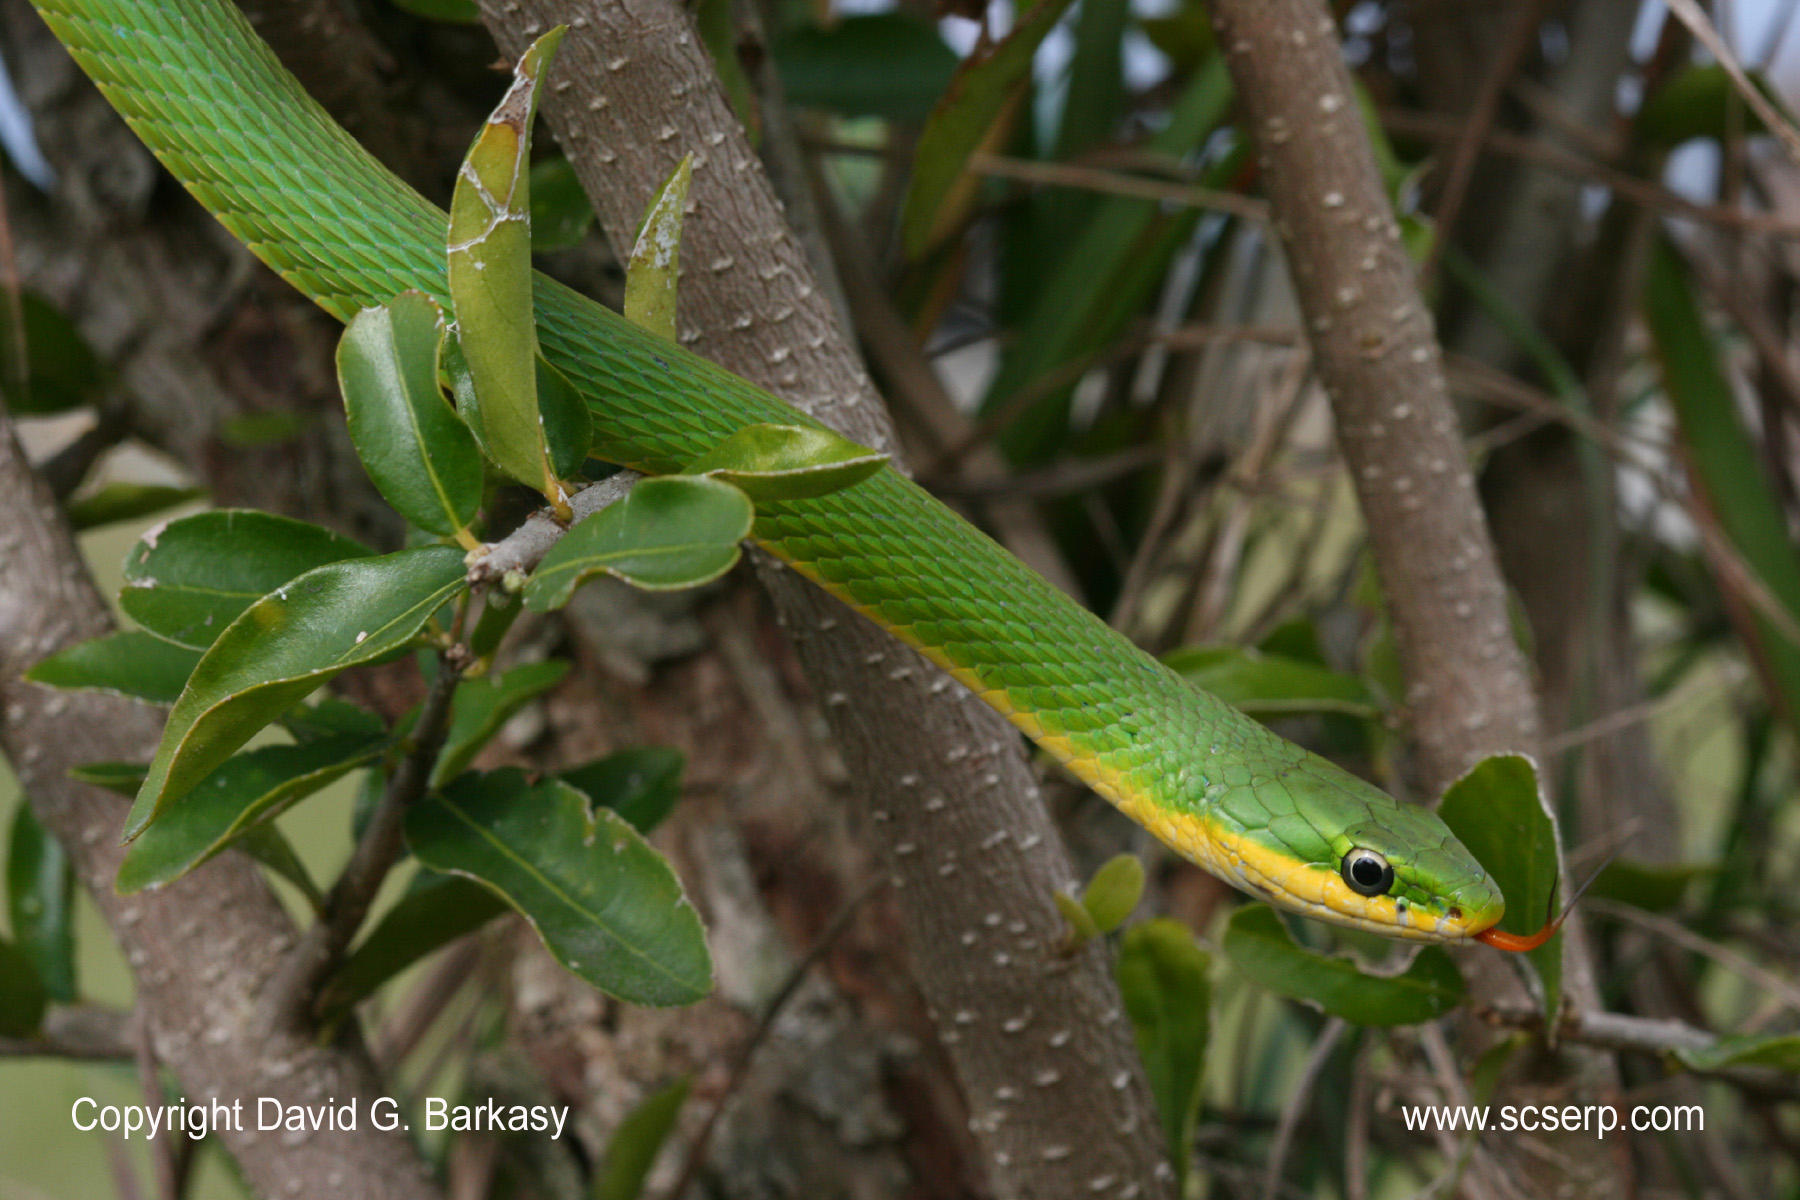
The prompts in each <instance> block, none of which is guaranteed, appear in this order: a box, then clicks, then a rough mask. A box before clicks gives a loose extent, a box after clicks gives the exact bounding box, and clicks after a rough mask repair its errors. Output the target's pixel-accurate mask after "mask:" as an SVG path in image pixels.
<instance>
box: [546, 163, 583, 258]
mask: <svg viewBox="0 0 1800 1200" xmlns="http://www.w3.org/2000/svg"><path fill="white" fill-rule="evenodd" d="M593 227H594V206H593V205H592V204H590V203H589V202H588V198H587V193H586V192H584V191H582V190H581V180H580V179H579V178H578V177H577V176H576V174H575V168H574V166H573V165H571V164H570V162H569V160H568V159H566V158H564V157H563V156H562V155H560V154H553V155H551V156H549V157H548V158H544V159H541V160H539V161H538V162H536V163H533V164H532V167H531V248H532V249H533V250H534V251H536V252H538V253H540V254H542V253H545V252H547V251H552V250H569V249H572V248H574V247H576V246H579V245H581V243H582V242H583V241H584V240H585V239H586V238H587V235H588V230H590V229H592V228H593Z"/></svg>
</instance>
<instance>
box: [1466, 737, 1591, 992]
mask: <svg viewBox="0 0 1800 1200" xmlns="http://www.w3.org/2000/svg"><path fill="white" fill-rule="evenodd" d="M1438 816H1440V817H1442V818H1443V819H1444V824H1446V825H1448V826H1449V827H1450V832H1451V833H1454V834H1455V835H1456V837H1457V840H1458V841H1460V842H1462V844H1463V845H1464V846H1465V847H1466V848H1467V849H1468V851H1469V853H1470V854H1473V855H1474V856H1475V861H1477V862H1479V863H1480V864H1481V865H1482V866H1483V867H1486V868H1487V872H1488V874H1489V875H1491V876H1493V878H1494V882H1495V883H1497V884H1499V885H1500V894H1501V895H1502V896H1504V897H1505V898H1506V915H1505V916H1503V917H1501V918H1500V926H1499V927H1500V928H1501V929H1502V930H1504V931H1505V932H1507V933H1516V934H1520V935H1524V934H1532V933H1536V932H1537V931H1538V930H1539V929H1541V928H1542V927H1543V924H1544V922H1545V921H1547V920H1549V919H1550V917H1552V916H1553V915H1555V906H1556V891H1557V887H1556V885H1557V867H1558V858H1557V845H1556V825H1555V823H1554V822H1553V821H1552V820H1551V817H1550V810H1549V805H1548V801H1547V800H1546V799H1545V798H1544V796H1543V795H1542V793H1541V792H1540V791H1539V789H1538V775H1537V767H1536V765H1535V764H1534V763H1533V762H1532V761H1531V760H1530V759H1529V758H1527V757H1525V756H1524V755H1522V754H1496V755H1493V756H1491V757H1489V758H1484V759H1482V760H1481V761H1480V762H1478V763H1476V764H1475V765H1474V766H1473V767H1471V768H1470V769H1469V772H1468V774H1466V775H1464V776H1463V777H1462V778H1461V779H1458V780H1457V781H1456V782H1455V783H1453V784H1451V785H1450V787H1449V788H1448V789H1447V790H1446V791H1445V792H1444V799H1443V802H1442V803H1441V804H1439V805H1438ZM1529 957H1530V959H1531V962H1532V965H1533V966H1534V967H1536V968H1537V973H1538V978H1539V979H1540V980H1542V981H1543V985H1544V997H1545V1003H1546V1004H1547V1005H1548V1006H1549V1016H1550V1017H1551V1018H1554V1017H1555V1014H1556V1009H1557V1006H1558V1005H1559V1004H1560V1003H1561V997H1562V934H1561V933H1558V934H1557V935H1556V936H1555V937H1553V938H1551V939H1550V940H1549V941H1548V942H1546V943H1545V944H1544V945H1542V946H1540V947H1538V948H1537V949H1536V950H1533V951H1531V953H1530V955H1529Z"/></svg>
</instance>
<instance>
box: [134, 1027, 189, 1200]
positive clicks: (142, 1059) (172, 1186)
mask: <svg viewBox="0 0 1800 1200" xmlns="http://www.w3.org/2000/svg"><path fill="white" fill-rule="evenodd" d="M135 1025H136V1028H135V1029H134V1031H133V1032H134V1034H135V1040H136V1042H137V1054H136V1058H137V1076H138V1088H139V1090H141V1091H142V1092H143V1093H144V1104H145V1105H146V1106H147V1107H150V1108H161V1107H163V1106H164V1105H165V1104H166V1103H168V1097H166V1096H165V1095H163V1088H162V1077H161V1074H160V1072H159V1069H158V1067H157V1065H156V1049H155V1047H154V1046H152V1045H151V1043H150V1016H149V1013H147V1012H146V1011H145V1010H144V1009H142V1008H139V1009H138V1011H137V1020H136V1022H135ZM183 1140H186V1139H183ZM150 1176H151V1179H152V1180H153V1181H154V1184H155V1187H156V1195H157V1200H181V1169H180V1165H179V1164H178V1163H177V1162H176V1160H175V1139H174V1138H172V1137H164V1138H152V1139H151V1141H150Z"/></svg>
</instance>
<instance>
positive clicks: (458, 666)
mask: <svg viewBox="0 0 1800 1200" xmlns="http://www.w3.org/2000/svg"><path fill="white" fill-rule="evenodd" d="M468 658H469V656H468V652H467V650H466V649H465V648H464V647H463V646H461V645H452V646H450V647H449V648H447V649H445V650H442V651H440V652H439V654H438V671H437V678H435V679H434V680H432V683H431V690H430V691H429V692H428V693H426V696H425V703H424V704H423V705H422V706H421V707H420V709H419V719H418V721H417V722H415V723H414V725H413V730H412V733H411V735H410V736H409V737H408V738H407V740H406V742H405V744H404V751H405V752H404V754H403V756H402V757H401V759H400V765H399V766H398V767H397V768H395V770H394V774H393V776H392V778H390V779H389V780H388V784H387V788H386V790H385V791H384V792H383V793H382V797H381V802H380V803H379V804H378V805H376V808H375V812H374V815H372V816H371V817H370V818H369V823H368V825H367V827H365V828H364V830H363V833H362V837H361V838H359V839H358V840H357V843H356V849H355V850H354V851H353V852H352V853H351V855H350V861H349V863H347V864H346V865H345V867H344V870H343V873H342V874H340V875H339V876H338V879H337V882H336V883H334V884H332V886H331V891H330V892H329V893H328V894H327V895H326V897H325V904H324V907H323V909H322V910H321V913H320V917H319V919H318V920H317V921H315V922H314V923H313V924H312V926H311V927H310V928H309V929H307V930H306V932H305V933H304V934H302V935H301V937H300V943H299V944H298V945H297V946H295V947H294V949H293V950H292V951H291V952H290V953H289V955H288V959H287V961H286V962H285V963H283V964H282V966H281V969H280V970H279V971H278V972H277V973H276V975H275V977H274V978H273V979H272V980H271V981H270V983H269V988H268V991H267V992H266V993H265V994H264V996H265V998H264V1000H263V1004H262V1006H263V1015H264V1019H265V1021H266V1023H268V1024H269V1026H270V1027H271V1028H282V1027H287V1028H295V1027H299V1028H305V1027H308V1026H310V1024H311V1022H312V1021H313V1019H314V1016H315V1013H314V1006H315V1003H316V1001H317V999H318V997H319V995H320V993H321V991H322V990H323V987H324V985H325V983H326V981H327V980H329V979H330V977H331V975H332V973H333V972H334V971H335V970H336V969H337V967H338V964H339V963H340V962H341V961H342V960H343V957H344V952H345V951H346V950H348V949H349V947H350V941H351V939H352V938H354V937H355V936H356V931H357V930H358V929H360V928H361V927H362V923H363V920H364V919H365V918H366V917H367V916H368V915H369V908H370V907H371V906H372V905H373V904H374V902H375V895H376V893H377V892H379V891H380V890H381V884H382V881H383V880H385V879H386V878H387V875H388V872H389V871H390V870H392V869H393V866H394V864H395V863H396V862H398V861H399V860H400V855H401V853H402V851H403V850H404V849H405V837H404V834H403V830H402V823H403V821H404V819H405V816H406V810H407V809H408V808H410V807H412V805H414V804H415V803H417V802H418V801H419V800H420V799H422V798H423V797H424V795H425V793H426V791H427V790H428V789H429V787H430V783H431V770H432V767H433V766H434V765H435V764H436V762H437V758H438V754H439V752H441V751H442V750H443V748H444V738H445V736H446V735H447V734H448V732H449V729H450V707H451V700H452V698H453V697H454V696H455V694H456V685H457V684H458V683H460V682H461V681H462V676H463V671H464V669H465V668H466V666H467V665H468Z"/></svg>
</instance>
